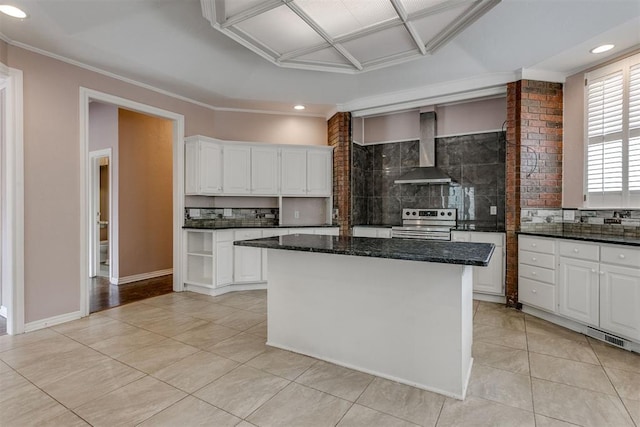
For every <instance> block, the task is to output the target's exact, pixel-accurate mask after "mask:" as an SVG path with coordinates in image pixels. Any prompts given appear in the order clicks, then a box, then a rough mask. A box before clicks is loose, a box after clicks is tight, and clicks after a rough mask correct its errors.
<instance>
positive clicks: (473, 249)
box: [234, 234, 495, 266]
mask: <svg viewBox="0 0 640 427" xmlns="http://www.w3.org/2000/svg"><path fill="white" fill-rule="evenodd" d="M234 245H236V246H249V247H255V248H263V249H283V250H289V251H302V252H319V253H326V254H336V255H353V256H365V257H375V258H390V259H400V260H410V261H424V262H438V263H445V264H462V265H478V266H487V265H488V264H489V260H490V259H491V255H492V254H493V250H494V248H495V246H494V245H493V244H492V243H467V242H443V241H435V240H416V239H376V238H369V237H346V236H321V235H309V234H290V235H288V236H281V237H268V238H264V239H253V240H242V241H236V242H234Z"/></svg>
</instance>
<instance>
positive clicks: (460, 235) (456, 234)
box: [451, 231, 471, 242]
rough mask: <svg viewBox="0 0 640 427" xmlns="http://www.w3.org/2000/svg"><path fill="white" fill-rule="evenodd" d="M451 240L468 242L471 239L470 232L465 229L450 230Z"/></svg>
mask: <svg viewBox="0 0 640 427" xmlns="http://www.w3.org/2000/svg"><path fill="white" fill-rule="evenodd" d="M451 241H452V242H470V241H471V233H469V232H467V231H452V232H451Z"/></svg>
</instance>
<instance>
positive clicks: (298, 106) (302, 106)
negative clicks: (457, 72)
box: [293, 104, 306, 110]
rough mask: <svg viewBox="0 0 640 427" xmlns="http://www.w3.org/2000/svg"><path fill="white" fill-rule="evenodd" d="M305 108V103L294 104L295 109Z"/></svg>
mask: <svg viewBox="0 0 640 427" xmlns="http://www.w3.org/2000/svg"><path fill="white" fill-rule="evenodd" d="M305 108H306V107H305V106H304V105H300V104H298V105H294V106H293V109H294V110H304V109H305Z"/></svg>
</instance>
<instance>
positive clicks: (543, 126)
mask: <svg viewBox="0 0 640 427" xmlns="http://www.w3.org/2000/svg"><path fill="white" fill-rule="evenodd" d="M562 105H563V92H562V84H561V83H549V82H540V81H534V80H520V81H517V82H513V83H509V84H508V85H507V141H508V144H507V150H506V152H507V164H506V180H507V183H506V188H507V195H506V205H507V206H506V231H507V266H506V287H507V304H508V305H515V304H516V302H517V301H518V240H517V236H516V234H515V233H516V231H517V230H519V228H520V211H521V209H526V208H545V207H548V208H559V207H562Z"/></svg>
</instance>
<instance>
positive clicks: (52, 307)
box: [7, 46, 326, 323]
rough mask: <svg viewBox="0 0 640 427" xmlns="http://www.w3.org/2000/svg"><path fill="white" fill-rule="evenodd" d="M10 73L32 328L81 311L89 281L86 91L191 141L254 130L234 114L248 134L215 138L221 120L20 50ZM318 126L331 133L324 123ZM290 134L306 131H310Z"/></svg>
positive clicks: (13, 54)
mask: <svg viewBox="0 0 640 427" xmlns="http://www.w3.org/2000/svg"><path fill="white" fill-rule="evenodd" d="M7 65H8V66H10V67H13V68H17V69H19V70H22V71H23V78H24V168H25V174H24V175H25V176H24V180H25V194H24V203H25V218H24V223H25V236H24V237H25V321H26V322H27V323H29V322H34V321H36V320H40V319H45V318H49V317H52V316H57V315H62V314H66V313H72V312H75V311H77V310H79V308H80V281H81V280H85V278H80V274H79V273H80V259H81V257H80V212H81V209H83V207H82V206H80V179H81V177H80V148H79V147H80V142H79V131H80V130H79V98H80V96H79V88H80V87H81V86H82V87H86V88H90V89H95V90H98V91H101V92H105V93H109V94H112V95H116V96H119V97H122V98H127V99H131V100H134V101H136V102H140V103H143V104H148V105H151V106H155V107H158V108H162V109H165V110H169V111H172V112H175V113H179V114H183V115H184V116H185V133H186V135H195V134H201V135H207V136H212V137H220V138H222V137H223V136H222V135H224V137H225V139H241V138H242V136H244V132H245V130H244V128H248V127H251V128H252V127H254V123H252V122H251V120H250V118H251V117H252V115H244V114H243V113H235V112H234V113H232V114H233V117H247V120H245V121H240V122H242V125H243V126H242V128H243V129H239V134H238V137H236V136H234V135H233V134H232V133H231V130H230V129H229V128H227V127H223V129H222V130H224V132H221V135H218V134H217V131H216V116H217V115H218V114H219V113H218V112H214V111H213V110H211V109H208V108H204V107H201V106H198V105H195V104H191V103H189V102H186V101H182V100H179V99H175V98H172V97H169V96H166V95H162V94H159V93H157V92H153V91H151V90H147V89H144V88H141V87H138V86H135V85H131V84H128V83H125V82H122V81H120V80H116V79H113V78H110V77H107V76H104V75H101V74H98V73H95V72H92V71H88V70H85V69H82V68H79V67H76V66H73V65H70V64H67V63H64V62H61V61H58V60H55V59H51V58H49V57H46V56H43V55H40V54H37V53H34V52H30V51H27V50H24V49H21V48H18V47H15V46H9V49H8V55H7ZM224 114H230V113H224ZM280 117H282V116H275V115H273V116H272V115H266V116H265V118H263V119H262V120H261V121H260V122H259V123H257V124H256V125H255V128H256V129H255V132H256V133H261V134H264V135H274V134H281V133H280V131H278V132H275V131H273V130H272V129H270V128H269V127H270V126H271V125H274V126H276V127H278V128H279V129H282V127H281V126H280V123H279V120H278V119H276V118H280ZM291 120H292V121H294V120H295V119H294V118H292V119H291ZM307 120H308V119H306V118H305V119H304V120H302V121H303V122H306V121H307ZM317 120H318V121H319V122H322V123H324V125H325V128H326V122H325V120H324V119H322V118H318V119H317ZM218 124H220V123H218ZM220 125H221V124H220ZM221 126H222V125H221ZM317 127H318V128H320V126H319V125H318V126H317ZM314 128H315V127H314ZM287 129H288V130H289V131H301V129H304V130H306V131H309V128H308V127H305V126H300V127H296V126H291V127H289V128H287ZM324 135H326V129H325V131H324V133H323V135H321V136H319V135H316V134H313V135H309V134H299V135H297V136H295V137H290V138H288V139H289V140H295V141H299V143H301V144H305V143H306V144H310V143H311V142H314V143H318V144H320V140H321V139H322V138H323V137H324Z"/></svg>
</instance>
